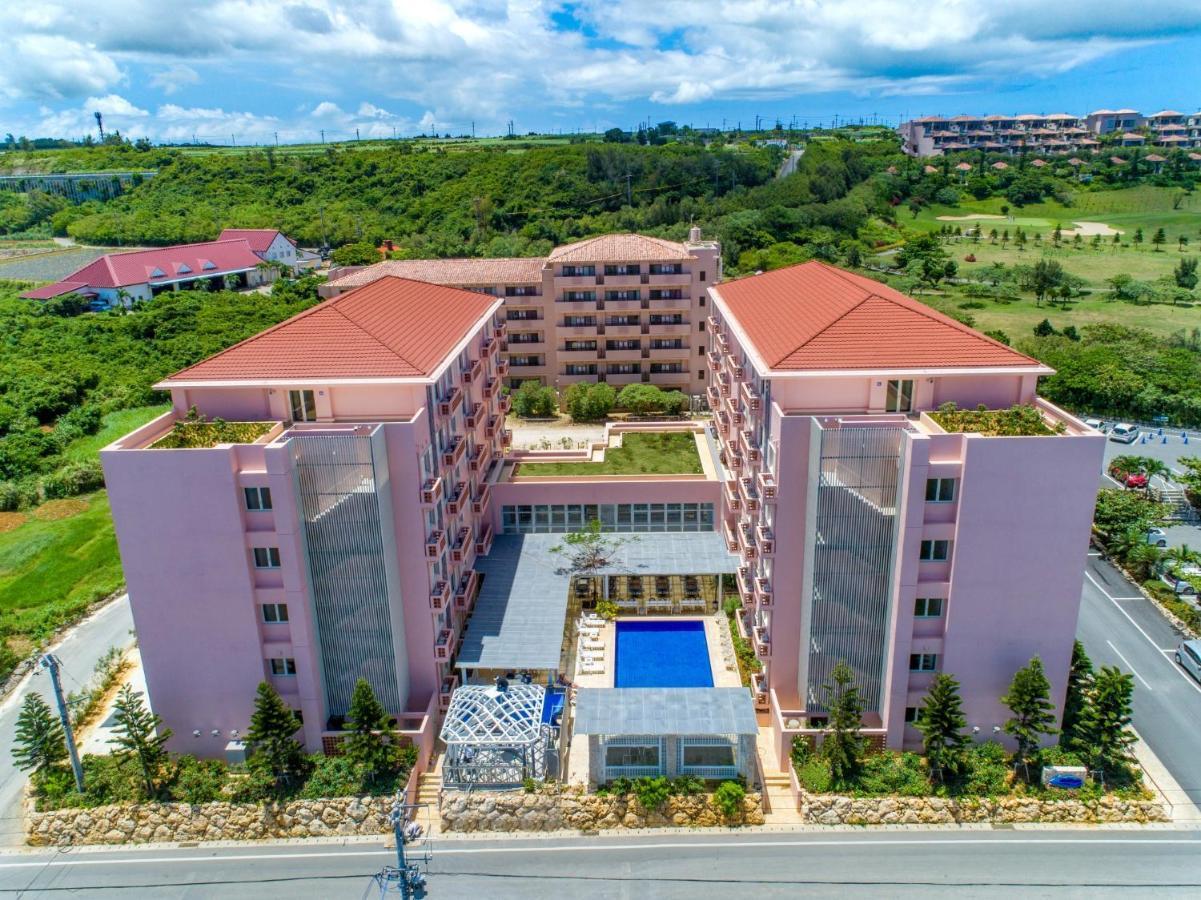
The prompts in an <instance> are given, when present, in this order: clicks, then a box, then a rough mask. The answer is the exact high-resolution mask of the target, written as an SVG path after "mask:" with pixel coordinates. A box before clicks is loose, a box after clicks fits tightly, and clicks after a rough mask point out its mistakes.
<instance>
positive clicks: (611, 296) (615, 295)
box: [605, 291, 639, 300]
mask: <svg viewBox="0 0 1201 900" xmlns="http://www.w3.org/2000/svg"><path fill="white" fill-rule="evenodd" d="M638 298H639V292H638V291H605V299H606V300H637V299H638Z"/></svg>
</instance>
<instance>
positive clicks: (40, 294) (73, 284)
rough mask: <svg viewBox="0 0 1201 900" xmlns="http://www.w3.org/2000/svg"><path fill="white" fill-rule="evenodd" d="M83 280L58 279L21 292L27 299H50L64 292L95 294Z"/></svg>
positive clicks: (83, 294)
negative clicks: (52, 282)
mask: <svg viewBox="0 0 1201 900" xmlns="http://www.w3.org/2000/svg"><path fill="white" fill-rule="evenodd" d="M95 293H96V292H95V291H93V290H89V289H88V286H87V285H86V284H84V283H83V282H82V281H56V282H55V283H54V284H44V285H42V286H41V287H39V288H34V289H33V290H32V291H26V292H25V293H23V294H21V296H22V297H24V298H25V299H26V300H49V299H50V298H51V297H61V296H62V295H63V294H79V295H81V296H86V295H89V294H93V295H94V294H95Z"/></svg>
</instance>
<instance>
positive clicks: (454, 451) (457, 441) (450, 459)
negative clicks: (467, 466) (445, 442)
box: [442, 434, 467, 468]
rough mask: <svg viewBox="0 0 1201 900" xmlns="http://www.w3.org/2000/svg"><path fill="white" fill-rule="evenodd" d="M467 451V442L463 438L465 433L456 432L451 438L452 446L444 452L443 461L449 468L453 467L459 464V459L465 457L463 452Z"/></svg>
mask: <svg viewBox="0 0 1201 900" xmlns="http://www.w3.org/2000/svg"><path fill="white" fill-rule="evenodd" d="M466 451H467V442H466V441H464V440H463V435H461V434H456V435H455V436H454V437H453V438H451V439H450V446H449V447H448V448H446V450H444V451H443V452H442V463H443V465H445V466H446V467H447V468H452V467H454V466H457V465H458V464H459V460H461V459H462V458H463V454H464V453H465V452H466Z"/></svg>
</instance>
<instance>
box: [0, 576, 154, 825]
mask: <svg viewBox="0 0 1201 900" xmlns="http://www.w3.org/2000/svg"><path fill="white" fill-rule="evenodd" d="M132 629H133V618H132V616H131V615H130V611H129V598H128V597H127V596H122V597H119V598H118V599H116V600H114V601H113V602H112V603H110V604H108V605H107V606H105V607H104V608H103V609H101V610H100V611H99V612H97V613H95V614H94V615H92V616H91V617H89V618H88V619H86V620H85V621H83V622H81V623H80V624H79V625H78V626H76V627H75V628H74V629H72V630H71V631H70V633H69V634H68V635H67V637H66V638H64V639H63V640H62V641H61V642H60V643H59V644H57V645H56V646H54V647H52V648H51V651H52V652H53V653H54V654H55V655H56V656H57V657H58V658H59V660H60V661H61V662H62V678H63V691H64V692H65V693H68V694H69V693H71V692H72V691H77V690H79V689H80V688H81V687H83V686H84V685H86V684H87V683H88V679H89V678H91V677H92V672H93V670H94V669H95V668H96V663H97V662H98V661H99V660H100V657H102V656H104V654H105V653H107V652H108V650H109V648H110V647H127V646H129V645H130V644H132V643H133V634H132V633H131V632H132ZM31 691H32V692H36V693H39V694H41V695H42V696H43V697H45V698H46V702H47V703H49V704H51V706H53V705H54V698H53V692H52V691H51V688H50V676H49V675H47V674H46V673H45V672H43V671H42V670H41V669H34V671H33V673H32V674H30V675H28V676H26V678H25V680H24V681H23V682H21V684H20V685H19V686H18V687H17V689H16V690H14V691H13V692H12V693H11V694H10V695H9V696H8V697H6V698H4V702H3V703H0V847H12V846H19V845H21V844H22V843H23V841H24V832H23V831H22V829H21V792H22V791H23V790H24V788H25V782H26V780H27V779H26V776H25V773H24V772H22V771H20V770H19V769H17V768H16V767H15V766H14V765H13V760H12V754H11V752H10V750H11V747H10V742H11V741H12V735H13V732H14V730H15V729H16V726H17V716H18V714H19V713H20V711H21V703H22V702H23V701H24V699H25V696H26V695H27V694H28V693H30V692H31Z"/></svg>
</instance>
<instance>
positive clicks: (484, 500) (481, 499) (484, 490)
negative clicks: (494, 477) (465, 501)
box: [471, 484, 492, 516]
mask: <svg viewBox="0 0 1201 900" xmlns="http://www.w3.org/2000/svg"><path fill="white" fill-rule="evenodd" d="M491 502H492V485H490V484H481V485H480V486H479V489H478V490H477V491H476V492H475V495H474V496H472V498H471V511H472V512H473V513H475V514H476V515H477V516H482V515H483V514H484V513H485V512H487V510H488V504H489V503H491Z"/></svg>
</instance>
